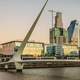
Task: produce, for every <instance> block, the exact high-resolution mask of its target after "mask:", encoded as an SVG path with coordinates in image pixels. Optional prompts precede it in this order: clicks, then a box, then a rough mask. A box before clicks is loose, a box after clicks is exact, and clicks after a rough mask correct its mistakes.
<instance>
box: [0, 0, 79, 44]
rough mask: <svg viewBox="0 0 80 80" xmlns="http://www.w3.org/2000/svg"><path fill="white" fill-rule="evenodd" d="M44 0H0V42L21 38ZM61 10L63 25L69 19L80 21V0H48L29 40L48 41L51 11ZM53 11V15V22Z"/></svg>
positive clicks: (67, 22)
mask: <svg viewBox="0 0 80 80" xmlns="http://www.w3.org/2000/svg"><path fill="white" fill-rule="evenodd" d="M44 3H45V0H0V43H4V42H8V41H13V40H23V39H24V37H25V36H26V34H27V32H28V30H29V29H30V27H31V25H32V24H33V22H34V20H35V19H36V17H37V15H38V13H39V12H40V10H41V8H42V6H43V5H44ZM52 9H53V10H54V11H56V12H57V11H59V12H62V18H63V25H64V26H63V27H64V28H66V29H67V27H68V26H69V24H70V21H71V20H74V19H77V20H78V21H80V0H49V1H48V4H47V5H46V8H45V10H44V12H43V13H42V15H41V17H40V19H39V21H38V23H37V25H36V28H35V30H34V32H33V33H32V35H31V38H30V41H36V42H45V43H49V29H50V28H51V13H50V12H48V10H52ZM54 17H55V13H54V15H53V23H54Z"/></svg>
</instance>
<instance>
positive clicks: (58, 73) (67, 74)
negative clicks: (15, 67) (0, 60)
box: [0, 67, 80, 80]
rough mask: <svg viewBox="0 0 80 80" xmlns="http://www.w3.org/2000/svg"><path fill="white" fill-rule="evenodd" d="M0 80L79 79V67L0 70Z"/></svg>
mask: <svg viewBox="0 0 80 80" xmlns="http://www.w3.org/2000/svg"><path fill="white" fill-rule="evenodd" d="M0 80H80V68H79V67H76V68H75V67H73V68H48V69H47V68H46V69H45V68H43V69H27V70H23V73H16V72H11V71H10V72H2V71H0Z"/></svg>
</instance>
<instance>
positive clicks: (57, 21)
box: [55, 12, 63, 28]
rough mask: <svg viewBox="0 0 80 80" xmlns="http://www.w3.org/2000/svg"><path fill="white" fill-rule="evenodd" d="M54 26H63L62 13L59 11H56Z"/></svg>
mask: <svg viewBox="0 0 80 80" xmlns="http://www.w3.org/2000/svg"><path fill="white" fill-rule="evenodd" d="M55 27H58V28H63V22H62V13H61V12H56V16H55Z"/></svg>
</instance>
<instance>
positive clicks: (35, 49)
mask: <svg viewBox="0 0 80 80" xmlns="http://www.w3.org/2000/svg"><path fill="white" fill-rule="evenodd" d="M21 42H22V41H10V42H6V43H2V44H1V46H2V49H1V53H2V54H3V55H13V54H14V53H16V52H17V51H18V48H19V47H20V44H21ZM42 54H44V43H40V42H28V43H27V44H26V46H25V48H24V50H23V53H22V55H32V56H41V55H42Z"/></svg>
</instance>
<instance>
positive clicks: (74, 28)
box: [67, 20, 78, 44]
mask: <svg viewBox="0 0 80 80" xmlns="http://www.w3.org/2000/svg"><path fill="white" fill-rule="evenodd" d="M67 31H68V42H69V43H71V42H72V43H74V44H75V43H76V42H77V38H78V37H77V32H78V21H77V20H73V21H71V23H70V26H69V27H68V29H67Z"/></svg>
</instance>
